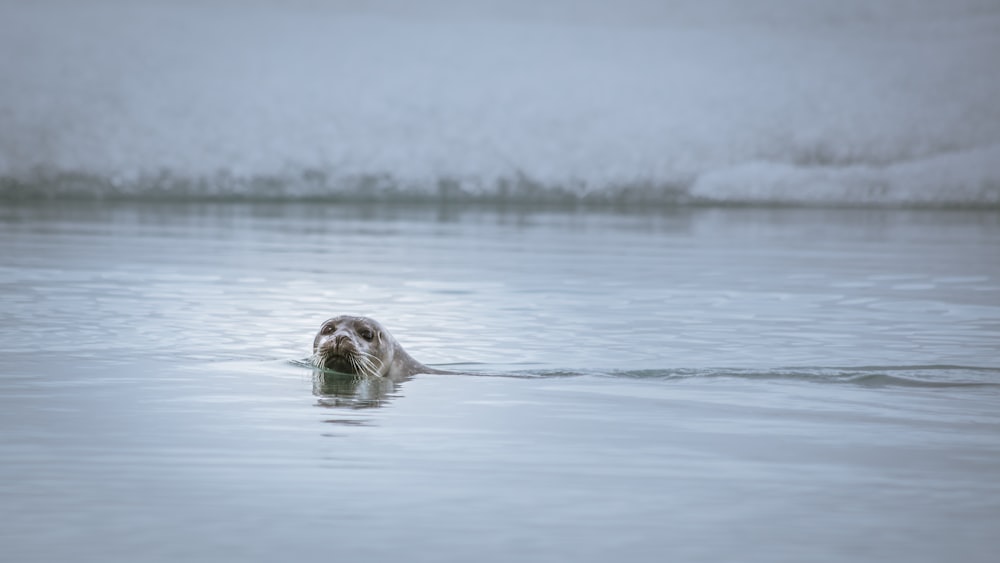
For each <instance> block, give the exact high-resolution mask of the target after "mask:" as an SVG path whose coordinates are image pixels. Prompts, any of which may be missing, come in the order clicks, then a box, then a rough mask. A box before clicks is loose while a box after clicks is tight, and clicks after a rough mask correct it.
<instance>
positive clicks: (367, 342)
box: [312, 316, 449, 378]
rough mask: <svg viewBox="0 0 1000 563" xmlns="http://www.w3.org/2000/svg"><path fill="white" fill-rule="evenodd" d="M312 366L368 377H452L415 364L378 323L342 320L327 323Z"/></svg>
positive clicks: (315, 341) (319, 336) (317, 340)
mask: <svg viewBox="0 0 1000 563" xmlns="http://www.w3.org/2000/svg"><path fill="white" fill-rule="evenodd" d="M312 362H313V364H314V365H316V366H317V367H320V368H325V369H330V370H335V371H340V372H344V373H353V374H355V375H363V376H369V377H393V378H397V377H406V376H410V375H413V374H415V373H449V372H446V371H441V370H435V369H431V368H428V367H427V366H425V365H423V364H421V363H420V362H418V361H416V360H414V359H413V358H412V357H411V356H410V355H409V354H407V353H406V350H404V349H403V347H402V346H401V345H400V344H399V342H398V341H396V339H395V338H393V336H392V335H391V334H389V331H387V330H386V329H385V327H383V326H382V325H381V324H379V323H378V321H375V320H374V319H370V318H368V317H349V316H340V317H334V318H332V319H329V320H327V321H326V322H325V323H323V325H322V326H320V329H319V332H318V333H317V334H316V338H314V339H313V355H312Z"/></svg>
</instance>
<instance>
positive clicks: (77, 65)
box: [0, 0, 1000, 206]
mask: <svg viewBox="0 0 1000 563" xmlns="http://www.w3.org/2000/svg"><path fill="white" fill-rule="evenodd" d="M998 30H1000V5H998V4H997V2H995V1H993V0H956V1H954V2H945V3H942V2H934V1H927V0H884V1H880V2H874V3H873V2H868V1H863V0H846V1H843V2H835V3H832V2H823V1H812V0H807V1H799V0H761V1H755V2H741V1H734V0H708V1H687V0H674V1H656V0H623V1H621V2H604V1H597V0H580V1H551V2H521V1H514V2H493V1H486V0H478V1H450V0H430V1H422V2H405V1H399V2H396V1H391V0H375V1H370V2H366V1H337V0H330V1H320V0H290V1H287V2H277V1H267V0H254V1H248V2H229V1H226V0H208V1H205V2H194V1H190V2H189V1H178V2H148V1H146V2H141V1H140V2H131V1H121V0H90V1H87V2H74V1H62V0H40V1H38V2H30V3H29V2H15V1H4V2H2V3H0V52H3V53H4V55H3V57H0V77H2V80H3V88H2V89H0V179H2V184H0V186H2V188H0V189H2V194H0V196H4V197H7V198H11V197H16V198H45V197H55V196H57V195H59V196H61V195H75V196H82V197H93V196H102V197H107V196H116V197H117V196H127V197H131V198H146V197H156V198H190V197H194V198H224V199H228V198H248V199H285V198H321V199H326V198H333V199H348V200H357V199H373V200H400V199H409V200H432V201H437V200H441V199H448V200H451V201H454V200H479V201H483V200H503V201H529V202H535V201H559V202H565V201H594V202H615V203H619V202H658V203H676V202H703V203H704V202H708V203H724V204H729V203H748V202H749V203H754V204H802V203H804V204H827V205H838V206H841V205H867V204H880V205H906V206H913V205H919V206H956V205H958V206H983V205H989V206H995V205H997V204H998V203H1000V195H998V194H1000V187H998V186H1000V148H998V147H1000V144H998V143H1000V105H998V104H997V103H996V100H997V99H1000V78H998V77H1000V63H998V62H997V57H996V53H997V52H1000V31H998Z"/></svg>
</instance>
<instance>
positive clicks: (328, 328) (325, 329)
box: [320, 325, 333, 334]
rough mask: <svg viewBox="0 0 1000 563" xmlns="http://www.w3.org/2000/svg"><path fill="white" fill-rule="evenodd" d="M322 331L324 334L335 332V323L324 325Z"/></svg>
mask: <svg viewBox="0 0 1000 563" xmlns="http://www.w3.org/2000/svg"><path fill="white" fill-rule="evenodd" d="M320 332H321V333H322V334H330V333H331V332H333V325H326V326H324V327H323V329H322V330H321V331H320Z"/></svg>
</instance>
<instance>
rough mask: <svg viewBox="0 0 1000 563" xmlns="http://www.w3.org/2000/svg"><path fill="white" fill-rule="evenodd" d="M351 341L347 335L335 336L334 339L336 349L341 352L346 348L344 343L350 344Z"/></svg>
mask: <svg viewBox="0 0 1000 563" xmlns="http://www.w3.org/2000/svg"><path fill="white" fill-rule="evenodd" d="M350 340H351V337H350V336H347V335H346V334H338V335H336V336H334V337H333V343H334V349H335V350H337V351H338V352H339V351H340V349H341V348H342V347H343V346H344V343H345V342H349V341H350Z"/></svg>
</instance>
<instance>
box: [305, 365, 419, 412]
mask: <svg viewBox="0 0 1000 563" xmlns="http://www.w3.org/2000/svg"><path fill="white" fill-rule="evenodd" d="M410 379H412V377H410V376H406V377H399V378H389V377H369V376H364V375H355V374H349V373H337V372H331V371H326V370H321V369H314V370H313V395H316V397H318V398H319V400H318V402H317V404H318V405H319V406H321V407H329V408H348V409H366V408H373V407H383V406H385V405H387V404H388V403H389V401H390V400H391V399H393V398H395V397H397V396H399V395H398V394H397V393H396V390H397V389H398V388H399V385H400V384H401V383H402V382H404V381H408V380H410Z"/></svg>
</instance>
